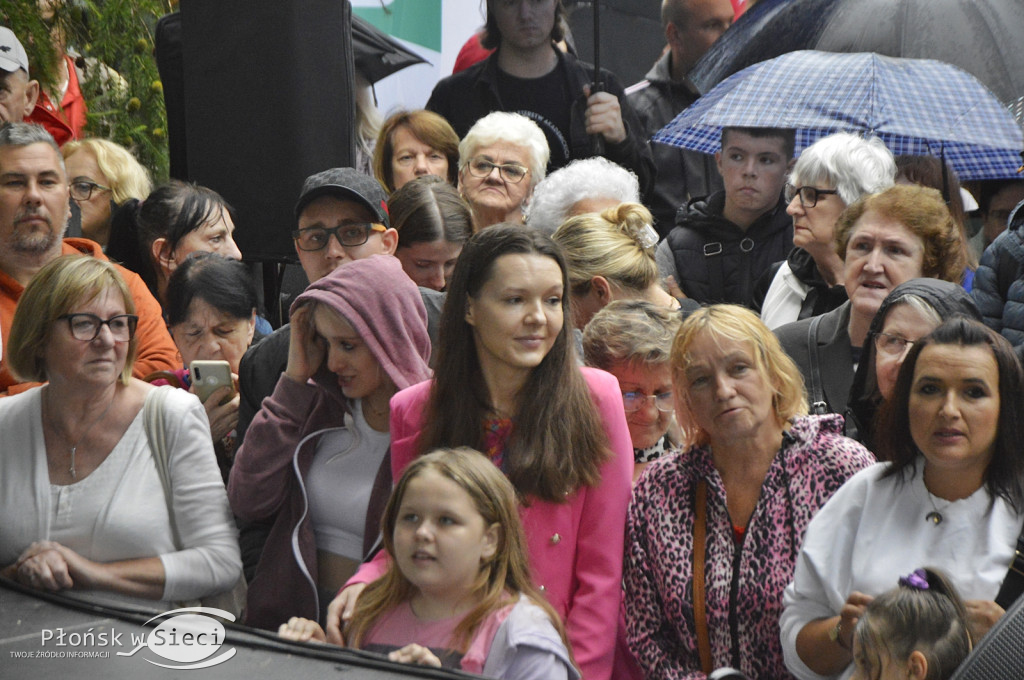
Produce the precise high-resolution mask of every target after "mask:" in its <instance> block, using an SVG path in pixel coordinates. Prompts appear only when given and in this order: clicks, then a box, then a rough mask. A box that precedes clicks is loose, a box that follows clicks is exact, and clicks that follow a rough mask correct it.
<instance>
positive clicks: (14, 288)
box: [0, 238, 181, 397]
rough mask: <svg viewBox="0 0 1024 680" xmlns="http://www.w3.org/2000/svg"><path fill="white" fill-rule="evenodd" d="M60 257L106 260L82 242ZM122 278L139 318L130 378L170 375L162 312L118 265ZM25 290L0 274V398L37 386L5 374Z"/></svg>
mask: <svg viewBox="0 0 1024 680" xmlns="http://www.w3.org/2000/svg"><path fill="white" fill-rule="evenodd" d="M61 254H62V255H90V256H92V257H96V258H99V259H101V260H106V259H107V256H106V255H104V254H103V250H102V249H101V248H100V245H99V244H98V243H95V242H93V241H90V240H89V239H84V238H66V239H64V247H63V248H62V252H61ZM114 266H115V267H117V270H118V271H119V272H120V273H121V276H123V277H124V280H125V282H126V283H127V284H128V289H129V290H130V291H131V292H132V298H133V299H134V300H135V313H136V314H138V316H139V326H138V329H137V330H136V335H137V336H138V338H139V355H138V357H137V358H136V359H135V366H134V367H133V369H132V375H134V376H135V377H136V378H142V377H143V376H146V375H149V374H150V373H153V372H154V371H170V370H173V369H175V368H178V366H180V365H181V358H180V357H179V355H178V349H177V348H176V347H175V346H174V341H173V340H171V335H170V333H168V332H167V324H166V323H164V317H163V310H162V309H161V308H160V303H159V302H157V301H156V298H154V297H153V294H152V293H150V292H149V288H147V287H146V284H145V283H143V281H142V279H141V278H139V275H138V274H136V273H134V272H131V271H128V270H127V269H125V268H124V267H122V266H120V265H114ZM24 290H25V288H24V287H23V286H22V285H21V284H20V283H18V282H17V281H16V280H14V279H13V278H11V277H10V276H8V275H7V274H6V273H5V272H3V271H0V336H2V338H3V347H4V359H3V360H0V397H2V396H10V395H12V394H18V393H19V392H24V391H25V390H27V389H29V388H31V387H35V386H37V385H38V384H39V383H22V382H18V381H17V380H16V379H15V378H14V376H12V375H11V374H10V372H9V371H8V370H7V362H6V354H7V336H8V335H9V334H10V332H11V322H12V321H13V320H14V309H15V307H17V305H18V300H19V299H20V298H21V293H22V291H24Z"/></svg>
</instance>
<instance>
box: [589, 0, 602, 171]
mask: <svg viewBox="0 0 1024 680" xmlns="http://www.w3.org/2000/svg"><path fill="white" fill-rule="evenodd" d="M593 7H594V82H593V84H591V86H590V94H594V93H595V92H602V91H604V83H602V82H601V0H593ZM590 153H591V155H593V156H603V155H604V137H602V136H601V135H591V136H590Z"/></svg>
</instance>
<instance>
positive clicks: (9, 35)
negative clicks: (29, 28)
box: [0, 26, 28, 73]
mask: <svg viewBox="0 0 1024 680" xmlns="http://www.w3.org/2000/svg"><path fill="white" fill-rule="evenodd" d="M0 69H3V70H4V71H7V72H8V73H13V72H14V71H17V70H18V69H21V70H23V71H24V72H25V73H28V54H27V53H26V52H25V48H24V47H22V45H21V41H20V40H18V36H16V35H14V31H12V30H11V29H9V28H7V27H6V26H0Z"/></svg>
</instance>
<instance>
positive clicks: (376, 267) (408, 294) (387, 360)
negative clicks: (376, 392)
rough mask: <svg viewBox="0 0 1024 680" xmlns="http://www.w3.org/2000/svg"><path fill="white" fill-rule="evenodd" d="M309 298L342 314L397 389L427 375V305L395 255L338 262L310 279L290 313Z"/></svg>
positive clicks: (428, 346) (420, 380) (428, 344)
mask: <svg viewBox="0 0 1024 680" xmlns="http://www.w3.org/2000/svg"><path fill="white" fill-rule="evenodd" d="M310 302H317V303H320V304H323V305H326V306H328V307H329V308H331V309H332V310H334V311H335V312H337V313H338V314H340V315H341V316H342V317H344V318H345V320H346V321H348V323H349V324H351V325H352V328H354V329H355V330H356V332H357V333H359V337H360V338H362V339H363V342H365V343H366V345H367V346H368V347H369V348H370V351H371V352H372V353H373V356H374V358H375V359H377V362H378V363H380V366H381V368H383V369H384V372H385V373H387V374H388V377H389V378H391V380H392V382H394V383H395V386H396V387H397V388H398V389H400V390H402V389H405V388H406V387H409V386H410V385H415V384H416V383H418V382H423V381H424V380H427V379H428V378H430V368H429V367H428V365H427V361H428V360H429V359H430V336H429V335H428V334H427V310H426V308H425V307H424V306H423V299H422V297H421V296H420V291H419V288H418V287H417V286H416V284H415V283H413V282H412V279H410V278H409V277H408V275H406V273H405V272H404V271H403V270H402V265H401V263H400V262H399V261H398V259H397V258H396V257H394V256H392V255H372V256H370V257H367V258H365V259H361V260H356V261H355V262H350V263H348V264H345V265H342V266H341V267H338V268H337V269H335V270H334V271H333V272H331V273H330V274H328V275H327V276H325V277H323V278H322V279H320V280H318V281H315V282H314V283H311V284H310V285H309V287H308V288H306V290H305V291H304V292H303V293H302V294H301V295H299V297H298V298H296V299H295V302H294V303H293V304H292V307H291V311H292V313H294V312H295V310H296V309H298V308H299V307H301V306H302V305H305V304H309V303H310Z"/></svg>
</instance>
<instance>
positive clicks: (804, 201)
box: [783, 182, 839, 208]
mask: <svg viewBox="0 0 1024 680" xmlns="http://www.w3.org/2000/svg"><path fill="white" fill-rule="evenodd" d="M838 193H839V189H819V188H817V187H795V186H793V185H792V184H790V183H788V182H787V183H786V189H785V192H784V194H783V195H784V196H785V197H786V203H789V202H790V201H792V200H793V197H794V196H796V195H799V196H800V205H802V206H803V207H804V208H813V207H814V206H816V205H818V197H819V196H821V195H823V194H838Z"/></svg>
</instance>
